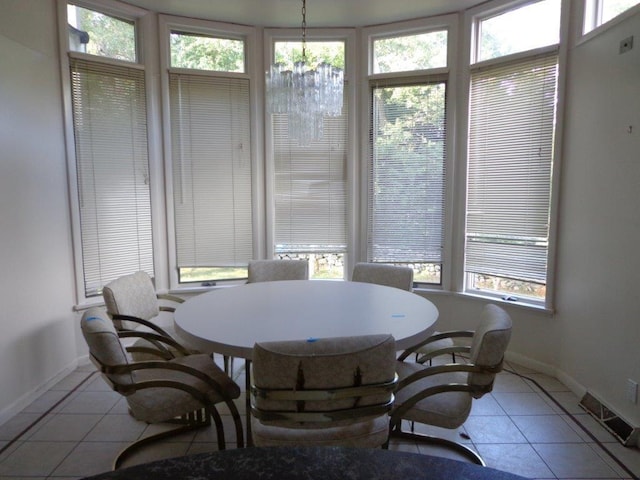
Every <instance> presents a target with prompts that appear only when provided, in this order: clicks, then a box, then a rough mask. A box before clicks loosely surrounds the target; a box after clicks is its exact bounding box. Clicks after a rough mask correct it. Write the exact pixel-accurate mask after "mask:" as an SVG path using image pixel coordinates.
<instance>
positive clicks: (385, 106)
mask: <svg viewBox="0 0 640 480" xmlns="http://www.w3.org/2000/svg"><path fill="white" fill-rule="evenodd" d="M448 33H449V32H448V30H447V29H434V30H432V31H427V32H415V33H409V34H398V35H388V34H382V33H381V34H379V35H378V36H374V37H373V41H372V50H373V51H372V66H371V68H370V70H371V75H370V78H369V88H370V92H371V98H370V102H371V119H370V122H371V134H370V138H369V141H370V144H369V158H368V179H367V180H368V181H367V186H366V188H367V216H366V225H367V229H366V260H367V261H369V262H380V263H391V264H395V265H406V266H410V267H411V268H413V270H414V282H415V283H417V284H424V285H438V286H439V285H441V284H442V266H443V262H444V250H445V224H446V222H445V217H446V211H445V203H446V202H445V199H446V188H447V155H448V148H447V138H448V132H447V113H446V112H447V98H448V92H447V85H448V76H449V69H448V68H447V65H448V55H449V47H448V36H449V35H448Z"/></svg>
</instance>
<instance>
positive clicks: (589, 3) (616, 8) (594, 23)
mask: <svg viewBox="0 0 640 480" xmlns="http://www.w3.org/2000/svg"><path fill="white" fill-rule="evenodd" d="M638 4H640V2H639V1H638V0H586V2H585V16H584V33H588V32H590V31H591V30H593V29H594V28H596V27H598V26H600V25H602V24H603V23H607V22H608V21H609V20H612V19H613V18H615V17H617V16H618V15H620V14H622V13H624V12H626V11H627V10H629V9H630V8H632V7H634V6H635V5H638Z"/></svg>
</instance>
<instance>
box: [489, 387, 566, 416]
mask: <svg viewBox="0 0 640 480" xmlns="http://www.w3.org/2000/svg"><path fill="white" fill-rule="evenodd" d="M493 397H494V398H495V399H496V401H497V402H498V403H499V404H500V406H501V407H502V408H503V410H504V411H505V412H506V414H507V415H552V414H554V413H555V411H554V410H553V409H552V408H551V407H550V406H549V404H548V403H547V402H545V401H544V399H543V398H542V397H541V396H540V395H539V394H537V393H533V392H531V393H523V392H515V393H514V392H504V393H503V392H494V393H493Z"/></svg>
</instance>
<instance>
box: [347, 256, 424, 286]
mask: <svg viewBox="0 0 640 480" xmlns="http://www.w3.org/2000/svg"><path fill="white" fill-rule="evenodd" d="M351 279H352V280H353V281H354V282H364V283H375V284H378V285H385V286H387V287H395V288H400V289H401V290H408V291H411V290H412V289H413V270H412V269H411V268H409V267H401V266H398V265H384V264H381V263H364V262H361V263H357V264H356V265H355V267H354V268H353V275H352V277H351Z"/></svg>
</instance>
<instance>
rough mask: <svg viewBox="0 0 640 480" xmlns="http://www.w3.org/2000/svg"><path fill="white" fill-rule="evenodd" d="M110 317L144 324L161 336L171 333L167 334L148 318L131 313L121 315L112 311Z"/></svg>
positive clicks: (168, 336)
mask: <svg viewBox="0 0 640 480" xmlns="http://www.w3.org/2000/svg"><path fill="white" fill-rule="evenodd" d="M111 319H112V320H124V321H127V322H134V323H138V324H140V325H144V326H145V327H147V328H150V329H151V330H153V331H154V332H156V333H157V334H159V335H162V336H163V337H167V338H172V337H171V335H169V334H168V333H167V332H166V331H165V330H163V329H162V328H161V327H159V326H158V325H156V324H155V323H153V322H150V321H149V320H145V319H143V318H139V317H134V316H132V315H121V314H119V313H114V314H111ZM120 331H134V330H120Z"/></svg>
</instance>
